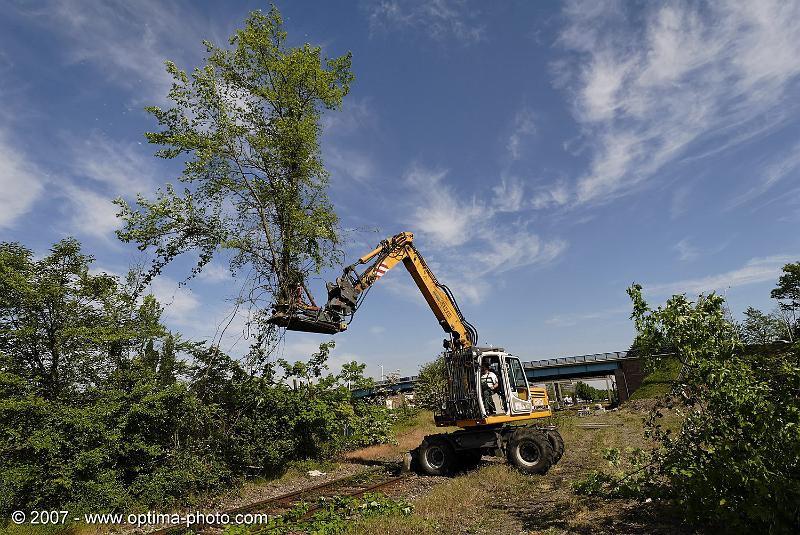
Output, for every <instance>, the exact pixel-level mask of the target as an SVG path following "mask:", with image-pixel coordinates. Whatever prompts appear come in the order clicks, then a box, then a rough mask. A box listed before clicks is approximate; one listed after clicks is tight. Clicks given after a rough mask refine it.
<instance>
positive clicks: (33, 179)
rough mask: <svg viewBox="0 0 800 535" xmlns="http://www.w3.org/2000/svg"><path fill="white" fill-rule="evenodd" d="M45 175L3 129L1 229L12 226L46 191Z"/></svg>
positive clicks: (0, 149) (0, 151)
mask: <svg viewBox="0 0 800 535" xmlns="http://www.w3.org/2000/svg"><path fill="white" fill-rule="evenodd" d="M44 182H45V179H44V176H43V174H42V172H41V171H40V170H39V169H37V168H36V166H35V165H34V164H33V163H31V162H30V161H28V160H27V159H26V157H25V156H24V154H23V153H22V152H21V151H20V150H19V149H18V148H17V147H15V146H14V145H13V144H11V143H10V142H9V141H8V135H7V133H6V132H4V131H0V228H9V227H11V226H13V225H14V224H15V223H16V221H17V220H18V219H19V218H20V217H21V216H23V215H25V214H26V213H28V211H30V209H31V207H32V206H33V204H34V203H35V202H36V201H37V200H38V199H39V198H40V197H41V194H42V192H43V191H44Z"/></svg>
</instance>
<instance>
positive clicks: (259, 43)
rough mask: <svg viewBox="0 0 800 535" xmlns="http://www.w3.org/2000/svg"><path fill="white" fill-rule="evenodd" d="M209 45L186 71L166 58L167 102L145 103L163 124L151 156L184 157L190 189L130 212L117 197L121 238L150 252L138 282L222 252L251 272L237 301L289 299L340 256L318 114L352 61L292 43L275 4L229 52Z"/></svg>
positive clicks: (255, 17)
mask: <svg viewBox="0 0 800 535" xmlns="http://www.w3.org/2000/svg"><path fill="white" fill-rule="evenodd" d="M204 44H205V46H206V49H207V52H208V57H207V59H206V62H205V65H203V66H202V67H199V68H196V69H194V70H193V71H192V73H191V74H190V75H189V74H187V73H186V72H185V71H183V70H181V69H179V68H178V67H177V66H176V65H175V64H174V63H172V62H167V64H166V66H167V71H168V72H169V73H170V74H171V75H172V77H173V85H172V89H171V90H170V92H169V95H168V96H169V99H170V100H171V101H172V107H169V108H161V107H158V106H151V107H148V108H147V111H149V112H150V113H151V114H152V115H153V116H154V117H155V118H156V119H157V121H158V123H159V125H160V126H161V127H162V130H161V131H158V132H150V133H147V134H145V135H146V137H147V140H148V141H149V142H150V143H153V144H156V145H161V146H162V148H161V149H160V150H159V151H158V152H157V155H158V156H160V157H162V158H167V159H172V158H179V157H180V158H182V159H183V161H184V169H183V172H182V174H181V176H180V177H179V180H180V181H181V182H182V183H184V184H185V186H184V187H183V188H182V189H179V188H176V187H175V186H173V185H167V186H166V187H164V188H163V189H160V190H159V191H158V192H157V193H156V197H155V200H149V199H148V198H146V197H145V196H143V195H139V196H138V198H137V200H136V203H135V205H130V204H128V203H127V202H126V201H125V200H123V199H117V200H116V201H115V202H116V203H117V205H118V206H119V207H120V214H119V215H120V217H121V218H122V219H123V221H124V222H125V226H124V228H122V229H121V230H120V231H118V236H119V237H120V239H122V240H123V241H126V242H134V243H137V244H138V247H139V249H141V250H152V251H153V252H154V254H155V259H154V261H153V265H152V268H151V269H150V271H149V272H148V274H147V276H146V277H145V278H144V280H143V283H146V282H148V281H149V279H150V278H152V277H154V276H156V275H157V274H158V273H159V272H160V271H161V270H162V269H163V268H164V266H166V265H167V264H169V263H170V262H171V261H172V260H174V259H175V258H176V257H178V256H179V255H182V254H184V253H190V252H191V253H195V254H197V255H199V257H198V262H197V264H196V266H195V267H194V269H193V270H192V274H191V275H194V274H196V273H197V272H199V271H200V270H202V268H203V267H204V266H205V265H206V264H207V263H208V262H210V261H211V260H212V258H213V257H214V256H215V255H217V254H218V253H220V252H221V251H227V252H229V253H230V258H229V259H228V260H229V266H230V269H231V271H232V272H234V273H239V274H242V275H246V279H247V282H246V287H245V289H244V291H243V292H242V294H241V295H242V296H243V297H242V300H243V301H246V302H248V303H250V304H252V305H254V306H256V307H257V308H262V309H263V308H264V307H265V305H268V304H271V302H272V301H274V300H275V299H277V300H279V301H281V302H286V301H293V300H294V299H295V292H296V290H297V288H298V287H304V286H305V279H306V277H307V276H308V275H309V274H310V273H312V272H319V271H320V270H321V269H322V268H323V267H324V266H326V265H332V264H333V263H335V262H337V261H338V258H339V255H338V249H337V244H338V243H339V224H338V218H337V215H336V213H335V212H334V209H333V206H332V205H331V203H330V201H329V199H328V196H327V185H328V173H327V172H326V171H325V168H324V166H323V163H322V160H321V155H320V146H319V136H320V131H321V125H320V118H321V114H322V113H323V111H325V110H333V109H337V108H339V106H340V105H341V103H342V99H343V97H344V96H345V95H347V93H348V91H349V88H350V83H351V82H352V81H353V74H352V73H351V70H350V67H351V55H350V53H347V54H345V55H343V56H340V57H338V58H333V59H322V56H321V49H320V48H319V47H312V46H311V45H309V44H304V45H303V46H299V47H290V46H289V45H288V39H287V33H286V32H285V31H284V29H283V20H282V18H281V15H280V13H279V12H278V10H277V9H276V8H275V7H273V8H272V9H271V10H270V11H269V13H267V14H264V13H262V12H260V11H254V12H253V13H251V14H250V16H249V17H248V18H247V20H246V22H245V26H244V28H242V29H239V30H237V31H236V32H235V33H234V35H233V36H232V37H231V38H230V41H229V44H230V48H222V47H219V46H216V45H214V44H212V43H210V42H207V41H206V42H204ZM306 292H308V290H307V288H306Z"/></svg>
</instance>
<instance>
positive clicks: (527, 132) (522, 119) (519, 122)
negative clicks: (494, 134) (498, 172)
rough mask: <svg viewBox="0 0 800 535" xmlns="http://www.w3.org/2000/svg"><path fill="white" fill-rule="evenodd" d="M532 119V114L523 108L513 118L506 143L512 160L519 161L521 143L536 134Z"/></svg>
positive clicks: (521, 153)
mask: <svg viewBox="0 0 800 535" xmlns="http://www.w3.org/2000/svg"><path fill="white" fill-rule="evenodd" d="M533 119H534V117H533V112H531V110H529V109H528V108H523V109H522V110H520V111H519V112H518V113H517V115H516V116H515V117H514V124H513V127H512V131H511V134H510V135H509V136H508V141H507V142H506V149H507V150H508V155H509V157H510V158H511V159H512V160H519V159H520V158H521V157H522V155H523V147H522V142H523V141H524V140H525V139H526V138H527V137H529V136H531V135H532V134H534V133H535V132H536V125H535V123H534V121H533Z"/></svg>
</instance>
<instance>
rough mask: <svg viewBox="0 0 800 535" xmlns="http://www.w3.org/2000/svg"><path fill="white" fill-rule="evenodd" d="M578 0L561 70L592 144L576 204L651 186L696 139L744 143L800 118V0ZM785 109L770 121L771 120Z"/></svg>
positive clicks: (564, 39) (707, 143) (570, 15)
mask: <svg viewBox="0 0 800 535" xmlns="http://www.w3.org/2000/svg"><path fill="white" fill-rule="evenodd" d="M625 6H626V5H625V4H608V3H605V4H604V3H597V4H593V5H592V6H589V5H587V4H586V3H571V4H569V5H568V6H567V7H566V8H565V19H566V20H567V25H566V27H565V29H564V30H563V31H562V33H561V36H560V39H559V43H560V44H561V45H562V46H564V48H565V49H566V50H567V51H569V52H570V53H571V54H572V55H571V56H570V58H571V59H570V60H566V61H561V62H559V63H558V64H555V65H554V68H555V70H556V71H557V72H556V77H557V78H558V79H560V80H561V81H562V84H564V85H565V86H566V87H567V88H568V89H569V90H570V91H571V94H572V95H574V115H575V117H576V119H577V120H578V122H579V124H580V126H581V128H582V130H583V132H584V136H585V138H586V139H587V140H591V145H592V150H593V153H592V156H591V163H590V166H589V169H588V171H587V172H586V173H585V174H583V175H582V176H580V177H579V178H578V180H577V183H576V184H575V191H574V202H576V203H579V204H583V203H595V202H603V201H607V200H610V199H613V198H616V197H620V196H623V195H627V194H629V193H631V192H632V191H635V190H636V189H638V188H639V187H642V186H645V185H647V184H648V182H649V181H650V180H651V179H652V178H653V176H654V175H655V174H656V173H658V172H659V171H660V170H662V169H663V168H664V166H665V165H667V164H668V163H675V162H678V161H680V159H681V158H683V157H684V156H685V154H686V150H687V149H688V148H689V147H690V146H691V145H700V144H702V145H703V147H704V148H705V149H707V148H708V147H720V146H724V147H726V148H729V147H731V146H733V145H732V144H737V145H738V144H742V143H745V142H747V141H748V140H750V139H752V136H755V135H761V134H763V133H764V128H775V127H776V125H779V124H781V121H782V120H785V118H786V115H787V114H789V113H792V111H791V110H790V109H789V107H786V106H784V107H781V104H782V100H783V99H784V98H785V97H786V95H787V94H789V91H790V89H791V88H794V87H796V83H797V78H798V74H800V26H798V25H797V24H796V23H795V21H796V20H798V18H799V17H800V3H796V2H776V1H765V2H755V3H754V2H742V3H733V4H731V3H716V2H714V3H711V4H709V5H708V6H699V5H697V4H693V3H685V4H666V5H663V4H657V5H656V4H649V5H648V6H647V7H646V8H645V13H644V14H643V15H641V18H639V16H638V15H637V18H636V19H635V20H634V18H633V17H627V16H626V14H625V13H623V11H622V9H623V8H624V7H625ZM768 114H771V115H774V116H775V118H773V119H772V120H771V121H770V124H771V126H766V127H765V125H764V117H765V116H766V115H768Z"/></svg>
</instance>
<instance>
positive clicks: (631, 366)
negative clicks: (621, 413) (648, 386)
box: [614, 359, 644, 403]
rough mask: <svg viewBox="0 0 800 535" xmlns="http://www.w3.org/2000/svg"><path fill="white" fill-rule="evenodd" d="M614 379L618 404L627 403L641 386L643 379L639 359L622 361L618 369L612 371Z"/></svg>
mask: <svg viewBox="0 0 800 535" xmlns="http://www.w3.org/2000/svg"><path fill="white" fill-rule="evenodd" d="M614 379H615V381H616V383H617V392H618V393H619V402H620V403H622V402H623V401H627V400H628V398H629V397H631V394H633V393H634V392H635V391H636V390H637V389H638V388H639V387H640V386H641V385H642V380H643V379H644V370H642V363H641V361H640V360H639V359H630V360H623V361H621V362H620V366H619V368H617V369H616V370H615V371H614Z"/></svg>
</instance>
